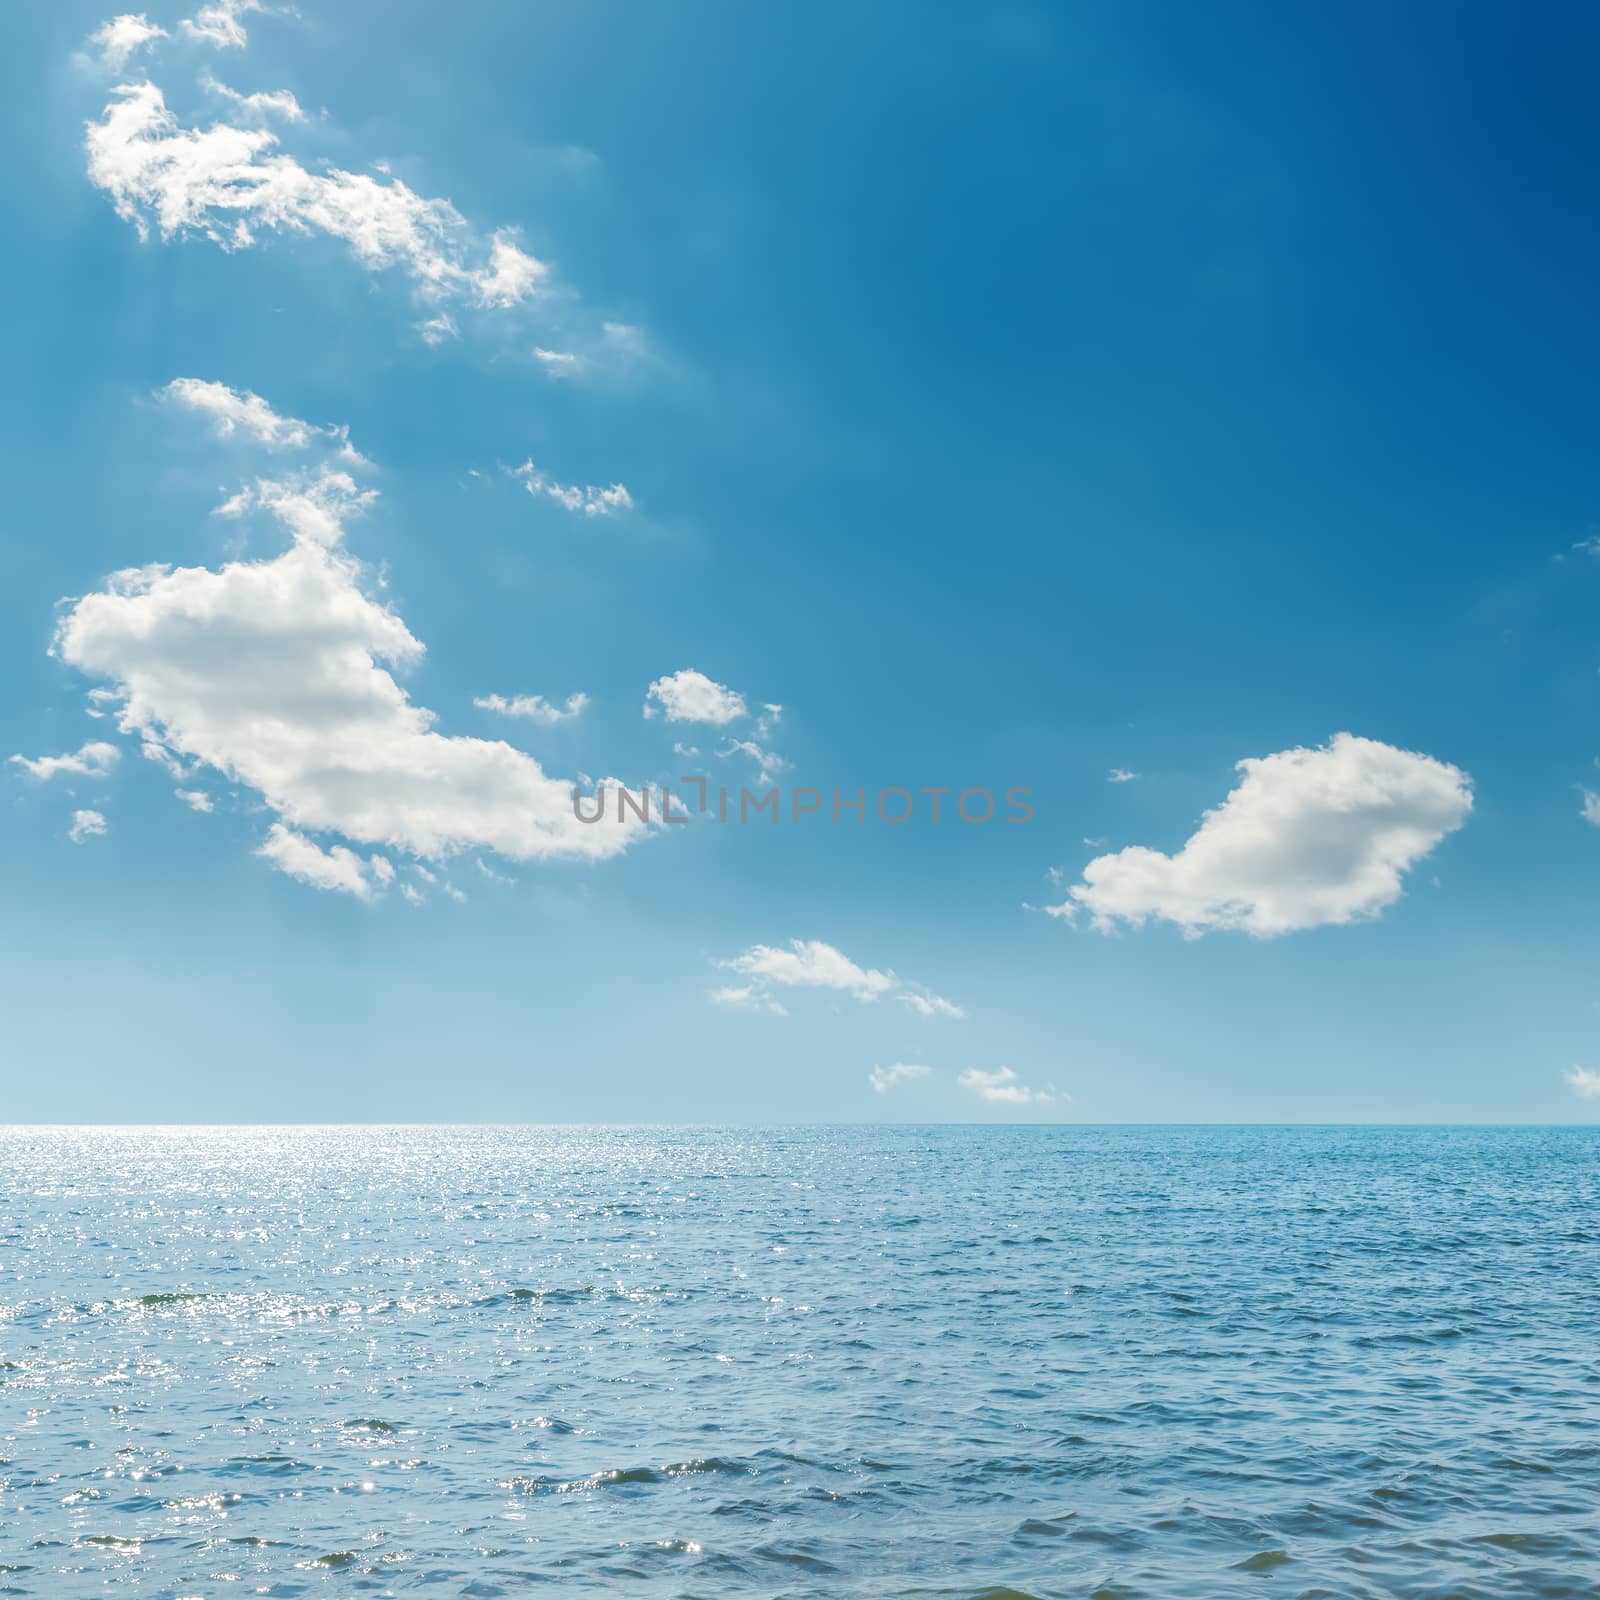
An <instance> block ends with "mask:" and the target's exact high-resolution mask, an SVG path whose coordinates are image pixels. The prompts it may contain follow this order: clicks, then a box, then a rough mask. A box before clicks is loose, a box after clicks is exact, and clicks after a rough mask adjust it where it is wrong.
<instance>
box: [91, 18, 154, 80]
mask: <svg viewBox="0 0 1600 1600" xmlns="http://www.w3.org/2000/svg"><path fill="white" fill-rule="evenodd" d="M166 37H167V30H166V29H165V28H158V27H157V26H156V25H155V24H154V23H153V22H151V21H150V19H149V18H148V17H146V16H145V14H144V13H143V12H142V11H140V12H137V13H124V15H122V16H120V17H113V18H112V19H111V21H110V22H106V23H102V24H101V25H100V27H98V28H96V29H95V31H94V32H93V33H91V34H90V35H89V43H90V44H92V45H94V46H95V47H96V48H97V49H98V50H99V52H100V64H101V65H102V66H103V67H105V68H107V69H108V70H109V71H111V72H121V71H122V69H123V68H124V67H125V66H127V64H128V59H129V57H130V56H133V55H134V54H136V53H137V52H138V51H140V50H142V49H144V47H145V46H146V45H147V44H149V43H150V42H151V41H152V40H154V39H165V38H166Z"/></svg>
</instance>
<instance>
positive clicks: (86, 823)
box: [67, 811, 106, 844]
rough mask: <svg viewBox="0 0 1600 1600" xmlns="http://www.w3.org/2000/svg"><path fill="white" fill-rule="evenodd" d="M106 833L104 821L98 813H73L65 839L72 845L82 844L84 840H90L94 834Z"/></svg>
mask: <svg viewBox="0 0 1600 1600" xmlns="http://www.w3.org/2000/svg"><path fill="white" fill-rule="evenodd" d="M105 831H106V819H105V818H104V816H102V815H101V814H100V812H98V811H74V812H73V813H72V826H71V827H70V828H68V829H67V837H68V838H69V839H70V840H71V841H72V842H73V843H74V844H82V843H83V841H84V840H85V839H92V838H94V837H95V835H96V834H101V833H104V832H105Z"/></svg>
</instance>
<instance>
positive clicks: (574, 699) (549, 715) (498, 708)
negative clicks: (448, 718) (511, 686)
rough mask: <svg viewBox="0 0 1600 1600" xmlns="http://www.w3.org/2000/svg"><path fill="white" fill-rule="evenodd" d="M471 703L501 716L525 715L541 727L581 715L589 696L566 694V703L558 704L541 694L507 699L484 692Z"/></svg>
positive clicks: (551, 726)
mask: <svg viewBox="0 0 1600 1600" xmlns="http://www.w3.org/2000/svg"><path fill="white" fill-rule="evenodd" d="M472 703H473V705H475V706H476V707H477V708H478V709H479V710H480V711H493V712H495V713H496V714H497V715H499V716H502V717H526V718H527V719H528V721H530V722H536V723H538V724H539V726H540V727H541V728H553V727H554V726H555V725H556V724H557V723H558V722H571V721H572V719H573V718H574V717H577V716H581V715H582V714H583V709H584V707H585V706H587V705H588V704H589V697H588V695H586V694H582V693H579V694H574V695H568V696H567V703H566V705H564V706H558V705H554V704H552V703H551V702H550V701H548V700H546V699H545V697H544V696H543V695H542V694H519V695H514V696H512V698H511V699H509V700H508V699H507V698H506V697H505V696H504V695H503V694H485V695H480V696H479V697H478V698H477V699H476V700H474V701H473V702H472Z"/></svg>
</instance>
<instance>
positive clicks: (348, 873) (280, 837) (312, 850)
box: [256, 822, 394, 900]
mask: <svg viewBox="0 0 1600 1600" xmlns="http://www.w3.org/2000/svg"><path fill="white" fill-rule="evenodd" d="M256 854H257V855H258V856H262V857H264V858H265V859H266V860H268V861H270V862H271V863H272V864H273V866H275V867H276V868H277V869H278V871H279V872H282V873H285V874H287V875H288V876H289V877H291V878H294V879H296V880H297V881H298V882H300V883H306V884H309V885H310V886H311V887H312V888H313V889H329V890H333V891H335V892H336V893H339V894H349V895H354V896H355V897H356V899H358V900H370V899H371V898H372V895H373V891H374V888H375V887H378V886H382V885H384V884H387V883H390V882H391V881H392V880H393V878H394V868H393V866H392V865H391V864H390V862H389V861H388V860H387V859H386V858H384V857H383V856H373V857H372V858H371V859H370V860H366V861H364V860H362V858H361V857H360V856H358V855H357V854H356V853H355V851H354V850H350V849H347V848H346V847H345V846H344V845H342V844H336V845H334V846H333V848H332V849H331V850H324V849H323V848H322V847H321V846H320V845H318V844H316V843H315V842H314V841H312V840H310V839H308V838H306V836H305V835H304V834H301V833H296V832H295V831H294V830H293V829H292V828H286V827H284V825H283V824H282V823H281V822H275V823H273V825H272V827H271V828H270V829H269V830H268V833H267V837H266V840H265V842H264V843H263V844H262V846H261V848H260V849H259V850H257V851H256ZM380 863H381V865H380Z"/></svg>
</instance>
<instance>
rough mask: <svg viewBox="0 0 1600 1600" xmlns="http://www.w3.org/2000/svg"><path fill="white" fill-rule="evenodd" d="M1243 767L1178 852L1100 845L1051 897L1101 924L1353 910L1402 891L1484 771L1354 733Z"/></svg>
mask: <svg viewBox="0 0 1600 1600" xmlns="http://www.w3.org/2000/svg"><path fill="white" fill-rule="evenodd" d="M1238 770H1239V771H1240V772H1242V773H1243V774H1244V777H1243V779H1242V781H1241V782H1240V783H1239V785H1238V786H1237V787H1236V788H1235V789H1234V790H1233V792H1232V793H1231V794H1230V795H1229V796H1228V797H1227V799H1226V800H1224V801H1223V803H1222V804H1221V805H1220V806H1218V807H1217V808H1216V809H1215V810H1212V811H1208V812H1206V814H1205V817H1204V819H1203V821H1202V822H1201V825H1200V828H1199V830H1198V831H1197V832H1196V833H1195V834H1194V835H1193V836H1192V837H1191V838H1190V839H1189V840H1188V842H1187V843H1186V844H1185V845H1184V846H1183V848H1182V849H1181V850H1179V851H1178V852H1177V854H1175V855H1171V856H1168V855H1163V854H1162V853H1161V852H1160V851H1158V850H1149V849H1145V848H1144V847H1142V846H1132V847H1130V848H1128V849H1125V850H1119V851H1117V852H1116V853H1114V854H1112V855H1103V856H1097V857H1096V858H1095V859H1094V860H1093V861H1091V862H1090V863H1089V864H1088V865H1087V866H1086V867H1085V868H1084V869H1083V882H1082V883H1080V884H1077V885H1075V886H1074V887H1073V889H1072V890H1071V892H1070V898H1069V899H1068V900H1066V901H1063V902H1062V904H1060V905H1058V906H1052V907H1049V908H1047V909H1049V910H1050V911H1051V912H1052V913H1053V914H1054V915H1056V916H1062V917H1067V918H1069V919H1070V918H1071V917H1072V916H1073V915H1074V914H1075V913H1076V912H1077V911H1079V910H1080V909H1081V910H1084V911H1087V912H1088V913H1089V915H1090V916H1091V917H1092V918H1093V920H1094V923H1095V925H1096V926H1097V927H1100V928H1102V929H1107V928H1110V927H1111V926H1113V925H1114V924H1115V923H1116V922H1118V921H1125V922H1129V923H1132V924H1133V925H1134V926H1136V927H1137V926H1140V925H1142V924H1143V923H1144V922H1145V921H1146V920H1147V919H1149V918H1150V917H1158V918H1161V919H1163V920H1165V921H1168V922H1172V923H1175V924H1176V925H1177V926H1178V927H1180V928H1182V929H1183V930H1184V932H1185V933H1186V934H1188V935H1190V936H1198V935H1200V934H1203V933H1206V932H1210V931H1212V930H1215V929H1239V930H1242V931H1244V932H1246V933H1250V934H1253V935H1256V936H1257V937H1261V938H1268V937H1271V936H1273V935H1276V934H1283V933H1291V932H1294V931H1295V930H1297V929H1302V928H1316V927H1322V926H1325V925H1328V924H1337V923H1347V922H1354V921H1358V920H1361V919H1365V918H1371V917H1375V916H1377V915H1378V913H1379V912H1381V911H1382V910H1383V909H1384V908H1385V907H1386V906H1389V905H1391V904H1393V902H1394V901H1395V900H1397V899H1399V897H1400V893H1401V880H1402V876H1403V874H1404V873H1405V872H1406V871H1407V869H1409V868H1410V867H1411V866H1412V865H1413V864H1414V863H1415V862H1417V861H1419V860H1421V859H1422V858H1423V857H1424V856H1426V855H1427V854H1428V852H1429V851H1431V850H1432V849H1433V848H1434V846H1435V845H1437V844H1438V843H1439V841H1440V840H1441V839H1443V838H1444V837H1445V836H1446V835H1447V834H1449V833H1453V832H1454V831H1455V830H1456V829H1457V828H1459V827H1461V825H1462V824H1463V823H1464V822H1465V821H1466V819H1467V815H1468V813H1469V812H1470V811H1471V810H1472V780H1471V779H1470V778H1469V777H1468V776H1467V775H1466V774H1465V773H1464V772H1462V771H1460V770H1459V769H1458V768H1456V767H1452V766H1449V765H1447V764H1446V763H1445V762H1442V761H1436V760H1434V759H1433V758H1432V757H1431V756H1424V755H1416V754H1413V753H1411V752H1410V751H1406V750H1398V749H1396V748H1395V747H1394V746H1392V745H1387V744H1380V743H1378V742H1377V741H1376V740H1373V739H1360V738H1356V737H1355V736H1354V735H1352V734H1348V733H1341V734H1338V735H1336V736H1335V738H1334V739H1333V740H1332V741H1331V742H1330V743H1329V744H1328V745H1326V746H1324V747H1321V748H1319V749H1297V750H1284V751H1280V752H1278V753H1277V754H1275V755H1270V756H1262V757H1259V758H1255V759H1250V760H1245V761H1241V762H1239V763H1238Z"/></svg>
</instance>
